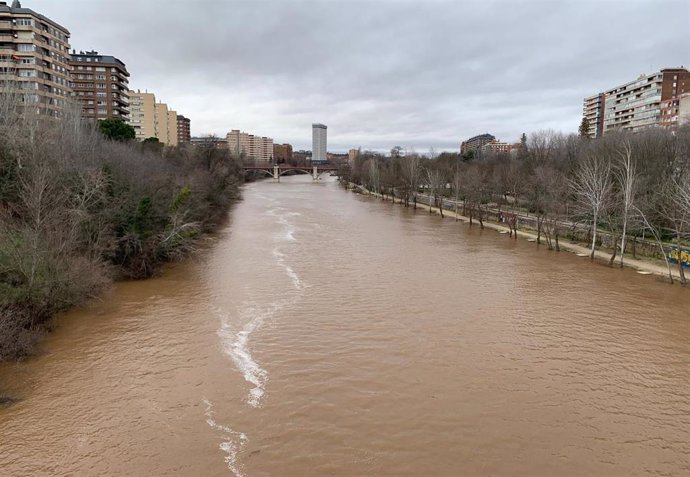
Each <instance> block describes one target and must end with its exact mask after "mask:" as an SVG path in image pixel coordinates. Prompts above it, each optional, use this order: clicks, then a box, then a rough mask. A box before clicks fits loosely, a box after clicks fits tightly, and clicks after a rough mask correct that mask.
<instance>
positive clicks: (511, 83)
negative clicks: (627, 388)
mask: <svg viewBox="0 0 690 477" xmlns="http://www.w3.org/2000/svg"><path fill="white" fill-rule="evenodd" d="M24 4H25V5H24V6H27V7H29V8H33V9H35V10H37V11H39V12H41V13H44V14H46V15H48V16H50V17H51V18H54V19H55V20H56V21H58V22H60V23H62V24H64V25H65V26H67V27H68V28H70V30H71V31H72V45H73V47H74V48H77V49H91V48H95V49H97V50H99V51H101V52H103V53H108V54H114V55H116V56H118V57H119V58H121V59H122V60H123V61H125V62H126V63H127V65H128V68H129V70H130V72H131V73H132V81H131V85H132V87H134V88H140V89H149V90H150V91H154V92H155V93H156V94H157V96H158V97H159V98H160V99H162V100H163V101H165V102H167V103H168V104H170V105H171V106H173V107H175V108H176V109H177V110H178V111H179V112H181V113H183V114H185V115H187V116H189V117H191V118H192V128H193V133H194V134H205V133H215V134H218V135H224V134H225V133H226V132H227V131H228V130H229V129H231V128H241V129H244V130H247V131H251V132H256V133H259V134H264V135H270V136H272V137H273V138H274V139H275V140H276V141H279V142H291V143H293V144H294V145H295V146H296V147H297V148H302V147H305V148H308V147H310V140H311V131H310V125H311V123H312V122H323V123H325V124H328V126H329V149H331V150H345V149H347V148H349V147H358V146H360V145H362V146H364V147H370V148H377V149H389V148H390V147H391V146H393V145H395V144H401V145H404V146H407V147H415V148H416V149H417V150H420V151H424V150H427V149H428V148H429V147H430V146H433V147H434V148H435V149H437V150H443V149H448V150H456V149H457V148H458V145H459V143H460V141H461V140H462V139H464V138H466V137H468V136H472V135H474V134H478V133H483V132H491V133H493V134H495V135H496V136H498V137H499V138H501V139H504V140H508V141H514V140H517V138H518V137H519V135H520V134H521V133H522V132H523V131H526V132H530V131H534V130H538V129H547V128H553V129H556V130H563V131H565V132H572V131H575V130H576V129H577V126H578V123H579V120H580V114H581V103H582V99H583V97H584V96H586V95H589V94H593V93H596V92H598V91H600V90H602V89H605V88H607V87H609V86H613V85H616V84H619V83H622V82H625V81H628V80H631V79H633V78H635V77H636V76H637V74H639V73H641V72H649V71H653V70H655V69H658V68H661V67H666V66H678V65H680V64H686V65H688V63H690V61H689V58H688V51H689V50H688V47H687V45H688V44H690V33H689V31H690V30H689V29H688V27H687V20H688V18H690V3H688V2H686V1H684V0H670V1H665V0H661V1H653V0H650V1H641V0H638V1H635V0H633V1H618V0H608V1H607V0H604V1H597V2H594V1H569V0H568V1H559V2H555V1H521V0H514V1H510V0H505V1H503V0H501V1H484V2H480V1H454V2H442V1H431V2H401V1H354V2H343V1H339V2H335V1H319V0H314V1H287V0H283V1H242V2H236V1H232V0H229V1H204V0H197V1H194V2H191V1H179V0H178V1H163V0H147V1H133V0H120V1H110V0H88V1H87V0H62V1H60V2H55V1H54V0H25V1H24ZM104 18H109V19H110V21H108V22H104V21H103V19H104Z"/></svg>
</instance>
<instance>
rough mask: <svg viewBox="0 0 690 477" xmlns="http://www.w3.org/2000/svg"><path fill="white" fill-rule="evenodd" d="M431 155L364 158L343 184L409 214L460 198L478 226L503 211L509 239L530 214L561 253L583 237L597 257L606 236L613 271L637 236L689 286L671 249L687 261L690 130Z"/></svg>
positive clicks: (540, 136) (546, 140)
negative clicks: (563, 245) (395, 203)
mask: <svg viewBox="0 0 690 477" xmlns="http://www.w3.org/2000/svg"><path fill="white" fill-rule="evenodd" d="M433 156H434V157H433V158H430V157H424V156H421V155H418V154H416V153H414V152H411V153H407V154H404V155H403V154H399V155H395V156H392V157H388V156H384V155H382V154H379V153H376V152H370V151H364V152H362V153H360V154H359V156H358V157H357V158H356V159H355V161H354V163H353V164H351V165H350V166H348V167H344V168H343V170H342V171H341V176H342V178H343V180H345V181H349V182H354V183H358V184H361V185H363V186H365V187H369V188H370V189H371V188H372V187H373V188H374V189H375V190H376V191H377V192H379V193H382V194H385V195H387V196H389V197H393V198H394V200H395V198H396V197H397V198H398V199H399V200H400V201H401V202H402V203H403V204H404V205H406V206H409V205H410V200H411V198H414V199H415V200H414V202H415V205H416V198H417V197H418V195H419V194H420V193H424V194H428V196H429V197H430V198H431V202H432V203H433V204H434V205H435V207H436V208H438V209H439V210H440V211H442V207H441V204H442V201H443V199H444V198H447V199H455V204H456V205H455V207H456V211H457V212H459V213H461V214H462V215H464V216H466V217H468V218H469V220H470V223H471V224H473V223H474V222H475V221H477V222H479V225H480V226H483V223H484V221H485V220H486V217H487V212H488V210H489V209H491V210H493V211H496V210H498V211H499V212H500V214H499V215H500V216H501V217H502V218H503V220H504V221H505V223H506V224H507V225H508V226H510V232H511V233H510V235H511V236H514V232H516V230H517V226H518V223H517V222H518V221H519V220H518V219H517V217H521V216H522V217H524V216H525V215H529V216H530V217H534V218H535V220H536V232H537V242H538V243H544V244H545V245H546V246H547V247H548V248H549V249H555V250H559V248H560V245H559V240H560V239H562V238H563V236H569V237H571V238H574V231H575V230H583V229H586V230H587V233H586V239H587V241H588V245H589V249H590V257H591V258H592V259H593V258H594V257H595V253H596V251H597V249H598V248H599V247H600V246H601V244H602V235H606V236H607V237H613V240H610V239H609V240H608V242H613V243H614V244H615V245H613V246H610V247H609V248H610V250H611V255H610V259H609V262H610V264H611V265H613V264H614V263H616V262H617V263H618V264H619V265H620V266H621V267H622V266H623V265H624V262H625V257H626V255H625V254H626V252H627V253H628V254H629V253H630V252H631V250H630V243H631V242H632V244H633V252H634V247H635V246H636V244H637V241H638V240H639V239H640V238H644V239H646V240H651V241H653V242H656V243H657V245H658V246H659V250H661V251H662V252H663V253H662V254H661V255H663V257H664V259H665V260H666V264H667V266H668V271H669V278H670V279H671V280H673V274H672V273H671V267H672V266H676V267H677V273H678V275H679V276H680V281H681V282H682V283H686V278H685V273H684V272H685V271H684V269H683V266H682V263H681V260H680V259H678V260H675V261H676V262H677V263H675V264H672V263H671V262H670V261H669V259H668V255H669V252H670V250H669V246H668V245H669V244H672V245H674V246H675V247H678V258H680V250H681V249H682V248H683V247H685V248H687V247H688V240H689V239H690V125H686V126H683V127H680V128H677V129H674V130H667V129H649V130H646V131H643V132H639V133H635V134H632V133H625V132H614V133H609V134H607V135H605V136H604V137H602V138H600V139H596V140H590V139H586V138H581V137H579V136H576V135H564V134H561V133H557V132H554V131H540V132H536V133H533V134H531V135H530V136H529V137H528V138H527V140H526V141H525V142H524V143H523V144H522V145H521V147H520V148H519V149H517V150H516V151H514V152H513V153H512V154H478V155H477V156H479V157H475V158H472V157H467V156H465V157H463V156H461V155H460V154H455V153H442V154H440V155H438V156H435V155H433ZM459 207H462V210H459ZM674 253H675V252H674Z"/></svg>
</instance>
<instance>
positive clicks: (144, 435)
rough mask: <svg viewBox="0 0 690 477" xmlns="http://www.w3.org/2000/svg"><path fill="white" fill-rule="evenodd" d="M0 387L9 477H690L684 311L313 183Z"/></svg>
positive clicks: (526, 251)
mask: <svg viewBox="0 0 690 477" xmlns="http://www.w3.org/2000/svg"><path fill="white" fill-rule="evenodd" d="M58 323H59V326H58V327H57V329H56V330H55V332H54V333H52V334H51V335H50V336H49V337H48V338H47V339H46V340H45V342H44V343H43V345H42V346H41V349H40V351H39V354H38V356H36V357H34V358H31V359H29V360H27V361H25V362H23V363H20V364H11V365H3V366H2V367H0V395H2V394H5V395H9V396H12V397H15V398H17V399H18V401H17V402H16V403H15V404H13V405H11V406H8V407H5V408H0V475H3V476H33V475H41V476H43V475H46V476H47V475H51V476H53V475H55V476H67V475H112V476H116V475H117V476H119V475H134V476H151V475H189V476H230V477H233V476H246V477H254V476H325V475H333V476H460V475H462V476H489V475H491V476H516V475H530V476H554V475H598V476H618V475H620V476H635V475H677V476H682V475H690V293H688V291H687V290H682V289H681V288H680V287H679V286H677V285H676V286H669V285H666V284H663V283H660V282H658V281H657V280H656V279H655V278H653V277H649V276H641V275H638V274H636V273H634V272H632V271H629V270H624V271H621V270H618V269H609V268H608V267H605V266H602V265H598V264H592V263H589V262H588V261H587V260H586V259H583V258H578V257H576V256H575V255H572V254H567V253H560V254H559V253H555V252H548V251H546V250H543V249H541V250H539V249H538V248H537V246H536V245H535V244H533V243H528V242H525V241H522V240H520V241H517V242H516V241H512V240H510V239H509V238H508V237H507V236H505V235H499V234H498V233H496V232H495V231H491V230H484V231H481V230H480V229H479V228H478V227H474V228H472V229H470V228H469V227H468V226H467V225H466V224H462V223H459V222H454V221H453V220H449V219H445V220H441V219H440V218H439V217H438V216H429V215H428V213H426V212H423V211H421V210H419V211H417V212H415V211H413V210H411V209H405V208H403V207H402V206H399V205H397V204H396V205H392V204H391V203H390V202H382V201H380V200H378V199H371V198H368V197H363V196H359V195H356V194H352V193H348V192H345V191H343V190H342V189H340V188H338V186H337V185H336V184H335V183H334V182H332V181H330V180H323V181H319V182H316V183H314V182H312V180H311V178H310V177H308V176H298V177H292V178H283V180H282V182H280V183H272V182H261V183H255V184H251V185H248V186H247V187H246V189H245V191H244V200H243V201H242V202H240V203H239V204H238V205H237V206H236V207H235V209H234V210H233V211H232V213H231V218H230V220H229V222H228V225H227V228H226V229H225V230H223V231H222V232H220V233H219V234H218V235H217V236H216V237H215V238H214V239H213V243H211V244H210V246H209V247H208V250H205V251H203V252H202V253H200V254H198V256H196V257H195V258H193V259H191V260H188V261H187V262H185V263H181V264H176V265H174V266H171V267H169V269H168V270H167V271H166V272H165V273H164V274H163V275H162V276H161V277H159V278H155V279H152V280H148V281H142V282H131V283H120V284H118V285H117V286H116V287H115V289H114V290H113V292H112V293H111V294H110V295H109V296H107V297H105V299H104V300H103V301H102V302H101V303H95V304H93V305H90V306H89V307H87V308H85V309H81V310H76V311H73V312H70V313H67V314H66V315H64V316H62V317H61V318H60V319H59V321H58Z"/></svg>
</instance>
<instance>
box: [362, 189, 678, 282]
mask: <svg viewBox="0 0 690 477" xmlns="http://www.w3.org/2000/svg"><path fill="white" fill-rule="evenodd" d="M351 188H352V190H353V192H355V193H360V194H364V195H371V196H373V197H377V198H381V199H383V200H386V201H392V202H393V203H394V204H398V205H404V204H401V201H400V200H399V199H398V200H399V201H398V202H396V201H395V198H393V197H391V196H389V195H386V194H380V193H376V192H372V191H369V190H368V189H366V188H365V187H363V186H360V185H358V184H351ZM411 207H412V206H411ZM417 208H420V209H422V210H425V211H429V212H431V213H433V214H438V215H440V211H439V209H438V207H433V206H430V205H428V204H425V203H423V202H417ZM443 217H444V218H452V219H455V220H458V221H461V222H464V223H468V224H469V222H470V218H469V217H467V216H464V215H462V214H460V213H456V212H455V211H453V210H448V209H445V208H444V209H443ZM473 222H474V223H475V224H476V223H477V222H478V220H477V219H476V218H475V219H474V220H473ZM483 222H484V225H483V227H484V228H485V229H490V230H495V231H496V232H498V233H500V234H502V235H506V236H507V238H509V239H513V240H515V239H518V238H520V239H524V240H527V241H528V242H534V243H535V244H536V241H537V232H536V230H531V229H525V228H523V229H519V230H517V231H515V232H514V234H515V236H514V237H509V234H510V232H511V230H510V228H509V227H507V226H505V225H502V224H500V223H497V222H493V221H489V220H486V219H485V220H484V221H483ZM477 226H479V225H477ZM536 245H537V246H538V247H540V246H542V245H541V244H536ZM559 247H560V249H561V250H562V251H566V252H570V253H573V254H575V255H577V256H578V257H582V258H583V259H584V258H586V259H589V257H590V254H591V249H590V248H589V247H587V246H585V245H583V244H580V243H576V242H572V241H569V240H563V239H561V240H560V241H559ZM610 258H611V252H606V251H602V250H595V252H594V261H596V262H597V263H599V264H601V265H607V266H608V263H609V260H610ZM614 265H615V266H618V267H619V266H620V255H619V256H618V257H617V258H616V259H615V261H614ZM623 266H624V267H625V268H631V269H633V270H636V271H637V272H638V273H640V274H642V275H655V276H657V277H658V278H659V279H662V280H664V281H668V282H670V280H669V270H668V267H667V266H666V264H665V263H663V262H661V261H651V260H641V259H639V258H632V257H628V256H626V257H625V260H624V262H623ZM671 275H672V276H673V279H674V280H678V279H680V274H679V272H678V270H677V269H676V268H674V267H672V268H671Z"/></svg>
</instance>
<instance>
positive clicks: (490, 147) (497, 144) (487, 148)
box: [479, 140, 520, 153]
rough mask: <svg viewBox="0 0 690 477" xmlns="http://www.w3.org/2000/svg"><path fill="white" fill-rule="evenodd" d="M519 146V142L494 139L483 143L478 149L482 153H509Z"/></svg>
mask: <svg viewBox="0 0 690 477" xmlns="http://www.w3.org/2000/svg"><path fill="white" fill-rule="evenodd" d="M519 146H520V145H519V144H510V143H507V142H501V141H498V140H494V141H491V142H488V143H486V144H484V145H483V146H482V147H480V148H479V150H480V151H481V152H484V153H499V152H500V153H510V151H512V150H513V149H517V148H518V147H519Z"/></svg>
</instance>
